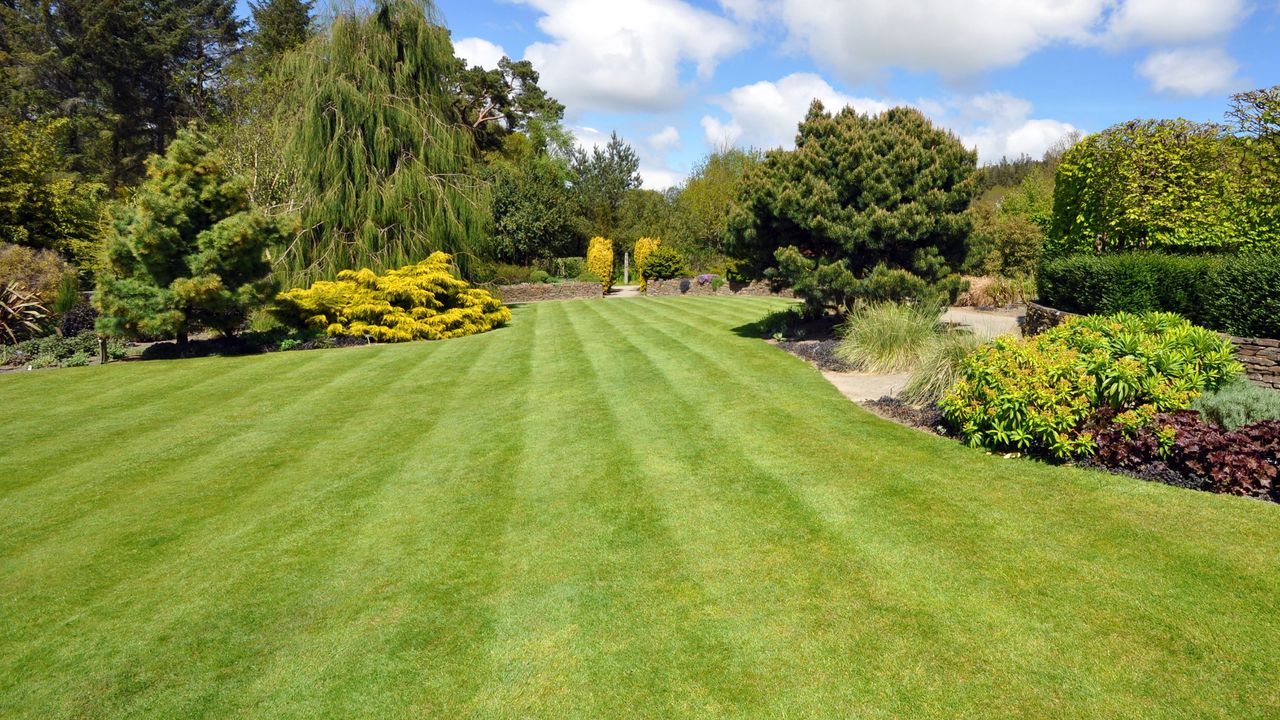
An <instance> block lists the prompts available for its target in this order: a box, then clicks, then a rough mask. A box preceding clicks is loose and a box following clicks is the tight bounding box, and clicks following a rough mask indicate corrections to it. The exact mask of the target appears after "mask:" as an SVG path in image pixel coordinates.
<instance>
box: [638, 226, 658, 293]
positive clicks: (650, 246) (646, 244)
mask: <svg viewBox="0 0 1280 720" xmlns="http://www.w3.org/2000/svg"><path fill="white" fill-rule="evenodd" d="M661 244H662V240H660V239H658V238H647V237H642V238H640V239H639V240H636V253H635V254H636V274H637V275H639V276H640V289H641V290H644V289H645V285H646V283H645V277H644V261H645V260H646V259H648V257H649V253H651V252H653V251H654V250H657V249H658V246H659V245H661Z"/></svg>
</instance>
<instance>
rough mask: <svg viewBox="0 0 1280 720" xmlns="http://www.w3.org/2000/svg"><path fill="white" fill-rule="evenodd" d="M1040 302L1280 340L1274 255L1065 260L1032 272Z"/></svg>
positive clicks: (1279, 276)
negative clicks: (1173, 319) (1149, 315)
mask: <svg viewBox="0 0 1280 720" xmlns="http://www.w3.org/2000/svg"><path fill="white" fill-rule="evenodd" d="M1036 289H1037V291H1038V295H1039V298H1040V302H1042V303H1044V304H1045V305H1049V306H1051V307H1054V308H1057V309H1059V310H1065V311H1067V312H1075V313H1082V314H1093V313H1101V314H1108V313H1116V312H1132V313H1143V312H1152V311H1162V312H1174V313H1178V314H1179V315H1182V316H1183V317H1186V318H1187V319H1189V320H1191V321H1192V322H1194V323H1196V324H1197V325H1204V326H1207V327H1211V328H1214V329H1216V330H1220V331H1222V332H1226V333H1230V334H1232V335H1238V336H1245V337H1280V292H1277V291H1278V290H1280V255H1277V254H1266V253H1255V254H1247V255H1165V254H1161V253H1149V252H1138V253H1125V254H1117V255H1068V256H1066V257H1061V258H1055V259H1051V260H1047V261H1045V262H1044V263H1042V264H1041V266H1040V269H1039V271H1038V273H1037V274H1036Z"/></svg>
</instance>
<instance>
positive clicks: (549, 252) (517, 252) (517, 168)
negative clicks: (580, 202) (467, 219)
mask: <svg viewBox="0 0 1280 720" xmlns="http://www.w3.org/2000/svg"><path fill="white" fill-rule="evenodd" d="M491 173H492V175H493V223H494V230H493V238H492V240H491V244H490V246H489V254H490V255H491V256H492V257H494V258H495V259H498V260H502V261H505V262H514V263H520V264H529V263H533V262H535V261H538V260H546V259H549V258H552V257H556V256H559V255H565V254H567V253H570V252H575V251H578V249H579V248H581V243H582V236H581V235H580V234H579V225H578V218H577V207H576V206H575V204H574V200H573V196H572V195H570V193H569V190H568V188H567V187H566V182H567V180H568V179H569V173H568V170H567V168H565V167H564V165H563V164H562V163H561V162H559V161H558V160H557V159H556V158H554V157H551V156H549V155H547V154H545V153H539V152H534V151H528V152H525V153H524V154H523V156H522V157H520V158H518V159H517V160H516V161H514V162H510V161H497V162H495V163H493V165H492V166H491Z"/></svg>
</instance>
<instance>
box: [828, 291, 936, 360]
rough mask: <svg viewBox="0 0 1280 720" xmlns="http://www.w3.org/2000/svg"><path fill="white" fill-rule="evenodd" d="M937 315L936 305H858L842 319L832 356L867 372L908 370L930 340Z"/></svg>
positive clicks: (920, 356) (922, 354) (931, 341)
mask: <svg viewBox="0 0 1280 720" xmlns="http://www.w3.org/2000/svg"><path fill="white" fill-rule="evenodd" d="M941 314H942V310H941V309H940V308H939V307H938V306H936V305H918V304H917V305H908V304H905V303H889V302H886V303H872V304H866V305H861V306H859V307H857V308H855V309H854V311H853V312H851V313H849V315H848V317H847V318H846V319H845V323H844V326H843V327H842V328H841V337H840V342H839V344H837V345H836V351H835V354H836V357H838V358H840V359H841V360H844V361H845V362H848V363H850V364H852V365H853V366H854V367H857V368H859V369H861V370H865V371H867V372H878V373H885V372H902V371H905V370H911V369H912V368H915V367H917V366H918V365H919V364H920V360H921V358H922V357H923V356H924V354H925V352H926V351H927V349H928V347H929V345H930V344H931V343H933V342H934V338H935V336H936V335H937V333H938V328H939V324H938V318H939V317H940V316H941Z"/></svg>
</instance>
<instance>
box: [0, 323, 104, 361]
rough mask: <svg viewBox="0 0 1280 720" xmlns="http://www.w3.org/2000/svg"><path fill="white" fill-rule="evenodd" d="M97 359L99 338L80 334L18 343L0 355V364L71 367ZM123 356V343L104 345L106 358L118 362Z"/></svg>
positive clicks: (89, 334)
mask: <svg viewBox="0 0 1280 720" xmlns="http://www.w3.org/2000/svg"><path fill="white" fill-rule="evenodd" d="M97 356H98V336H97V334H96V333H93V332H83V333H80V334H79V335H75V336H71V337H58V336H56V335H50V336H48V337H42V338H35V339H32V340H27V341H25V342H21V343H18V344H17V345H14V346H11V347H9V348H7V349H6V352H5V354H3V355H0V365H30V366H31V367H37V368H43V367H72V366H77V365H88V364H89V359H90V358H94V357H97ZM124 356H125V345H124V342H123V341H121V340H118V339H115V338H113V339H111V340H109V341H108V342H107V357H108V358H110V359H119V358H122V357H124Z"/></svg>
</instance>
